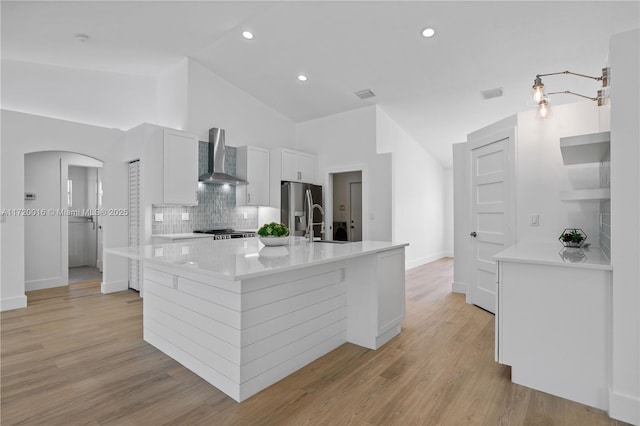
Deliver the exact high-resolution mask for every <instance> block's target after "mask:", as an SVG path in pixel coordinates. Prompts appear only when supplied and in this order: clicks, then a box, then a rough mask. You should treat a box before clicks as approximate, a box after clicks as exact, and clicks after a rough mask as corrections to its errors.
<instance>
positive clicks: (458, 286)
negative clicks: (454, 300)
mask: <svg viewBox="0 0 640 426" xmlns="http://www.w3.org/2000/svg"><path fill="white" fill-rule="evenodd" d="M451 291H452V292H453V293H462V294H467V284H465V283H457V282H453V283H451Z"/></svg>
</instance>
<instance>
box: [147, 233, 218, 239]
mask: <svg viewBox="0 0 640 426" xmlns="http://www.w3.org/2000/svg"><path fill="white" fill-rule="evenodd" d="M151 238H164V239H167V240H186V239H189V238H213V235H211V234H196V233H193V232H186V233H183V234H153V235H151Z"/></svg>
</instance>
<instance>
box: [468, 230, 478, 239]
mask: <svg viewBox="0 0 640 426" xmlns="http://www.w3.org/2000/svg"><path fill="white" fill-rule="evenodd" d="M469 235H471V236H472V237H473V238H475V237H477V236H478V233H477V232H476V231H473V232H472V233H470V234H469Z"/></svg>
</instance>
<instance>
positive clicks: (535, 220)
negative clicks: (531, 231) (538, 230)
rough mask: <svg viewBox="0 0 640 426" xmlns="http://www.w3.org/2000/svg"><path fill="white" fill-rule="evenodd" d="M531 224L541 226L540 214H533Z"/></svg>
mask: <svg viewBox="0 0 640 426" xmlns="http://www.w3.org/2000/svg"><path fill="white" fill-rule="evenodd" d="M529 225H531V226H539V225H540V215H537V214H532V215H531V221H530V222H529Z"/></svg>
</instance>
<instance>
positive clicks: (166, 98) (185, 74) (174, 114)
mask: <svg viewBox="0 0 640 426" xmlns="http://www.w3.org/2000/svg"><path fill="white" fill-rule="evenodd" d="M188 113H189V60H188V59H187V58H184V59H183V60H181V61H180V62H178V63H177V64H175V65H174V66H172V67H170V68H169V69H167V70H165V71H164V72H162V73H161V74H159V75H158V76H157V77H156V117H157V124H159V125H161V126H165V127H169V128H171V129H178V130H186V128H187V126H188V121H189V117H188ZM141 122H142V121H139V122H137V123H135V124H140V123H141Z"/></svg>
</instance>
